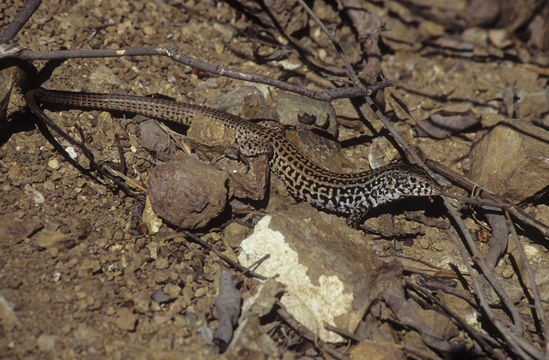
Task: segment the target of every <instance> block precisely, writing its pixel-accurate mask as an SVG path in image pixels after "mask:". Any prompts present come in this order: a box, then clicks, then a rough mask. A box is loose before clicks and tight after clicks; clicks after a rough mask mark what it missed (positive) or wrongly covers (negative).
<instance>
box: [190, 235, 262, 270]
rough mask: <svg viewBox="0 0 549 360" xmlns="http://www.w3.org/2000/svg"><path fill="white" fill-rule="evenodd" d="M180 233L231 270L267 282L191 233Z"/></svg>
mask: <svg viewBox="0 0 549 360" xmlns="http://www.w3.org/2000/svg"><path fill="white" fill-rule="evenodd" d="M181 233H182V234H183V235H185V237H187V238H188V239H189V240H191V241H192V242H195V243H197V244H199V245H200V246H202V247H204V248H206V249H208V250H210V251H212V252H213V253H214V254H216V255H217V256H218V257H219V258H220V259H221V260H223V261H225V262H226V263H227V264H229V265H231V266H232V267H233V268H235V269H237V270H239V271H240V272H241V273H242V274H243V275H249V276H252V277H255V278H257V279H259V280H267V278H266V277H265V276H263V275H260V274H257V273H255V272H253V271H251V270H250V269H249V268H247V267H244V266H242V265H240V264H239V263H237V262H234V261H233V260H231V259H230V258H228V257H227V256H225V255H223V254H222V253H221V251H219V250H218V249H217V248H216V247H215V246H212V245H210V244H208V243H207V242H205V241H202V240H201V239H200V238H199V237H198V236H196V235H194V234H193V233H191V232H189V231H186V230H182V231H181Z"/></svg>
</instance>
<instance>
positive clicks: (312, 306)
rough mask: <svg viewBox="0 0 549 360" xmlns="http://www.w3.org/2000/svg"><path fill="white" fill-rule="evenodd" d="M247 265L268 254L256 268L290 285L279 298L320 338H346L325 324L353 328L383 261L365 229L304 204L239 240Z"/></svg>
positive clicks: (266, 219)
mask: <svg viewBox="0 0 549 360" xmlns="http://www.w3.org/2000/svg"><path fill="white" fill-rule="evenodd" d="M241 248H242V251H241V253H240V256H239V258H238V259H239V261H240V263H241V264H242V265H243V266H246V267H248V266H251V265H252V264H253V263H254V262H256V261H257V260H259V259H261V258H262V257H264V256H265V255H267V254H269V255H270V257H269V258H268V259H267V260H265V261H264V262H263V263H261V265H260V266H259V267H258V268H257V269H256V271H257V272H258V273H259V274H261V275H263V276H266V277H273V276H275V275H277V278H276V280H277V281H279V282H281V283H282V284H284V285H285V286H286V291H285V293H284V295H283V296H282V299H281V302H282V304H283V305H284V306H285V307H286V309H287V311H288V312H289V313H290V314H291V315H292V316H293V317H294V318H295V319H296V320H297V321H299V322H300V323H301V324H303V325H304V326H306V327H307V328H308V329H309V330H310V331H312V332H313V333H315V334H318V335H319V337H320V339H322V340H323V341H329V342H339V341H342V340H343V339H342V338H341V337H340V336H339V335H336V334H335V333H333V332H329V331H327V330H325V329H324V323H328V324H331V325H334V326H336V327H339V328H342V329H346V330H348V331H351V332H352V331H354V329H355V328H356V326H357V324H358V323H359V321H360V319H361V318H362V313H361V311H360V310H359V309H361V308H363V307H364V305H365V304H367V303H368V301H369V300H368V296H369V294H368V291H367V289H368V285H367V284H368V282H369V281H370V279H371V278H372V277H373V274H374V273H375V270H376V269H377V268H378V266H380V265H381V262H380V260H378V259H377V257H376V256H375V254H374V252H373V250H371V249H370V247H369V246H368V245H366V243H365V238H364V237H363V235H362V233H361V232H359V231H356V230H353V229H351V228H349V227H348V226H346V225H345V223H344V222H343V220H342V219H340V218H338V217H337V216H334V215H329V214H325V213H322V212H318V211H317V210H315V209H314V208H313V207H312V206H310V205H309V204H306V203H301V204H298V205H294V206H291V207H290V208H289V209H287V210H285V211H277V212H275V213H273V215H272V216H266V217H264V218H263V219H262V220H260V221H259V223H258V224H257V225H256V227H255V229H254V232H253V234H252V235H250V236H249V237H248V238H246V239H245V240H243V241H242V243H241Z"/></svg>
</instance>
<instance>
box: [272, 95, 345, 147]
mask: <svg viewBox="0 0 549 360" xmlns="http://www.w3.org/2000/svg"><path fill="white" fill-rule="evenodd" d="M273 101H274V108H275V111H276V115H277V118H278V119H279V120H280V122H281V123H282V124H285V125H293V126H299V125H302V123H301V122H300V121H299V118H302V116H303V115H305V114H306V115H308V117H310V118H311V119H313V123H314V125H316V126H317V127H318V128H320V129H324V131H326V132H327V133H328V134H330V135H332V136H333V137H334V138H337V134H338V129H337V122H336V114H335V111H334V108H333V107H332V105H331V104H330V103H329V102H326V101H320V100H314V99H310V98H307V97H304V96H298V95H294V94H291V93H286V92H281V93H280V94H278V95H277V96H275V97H274V98H273Z"/></svg>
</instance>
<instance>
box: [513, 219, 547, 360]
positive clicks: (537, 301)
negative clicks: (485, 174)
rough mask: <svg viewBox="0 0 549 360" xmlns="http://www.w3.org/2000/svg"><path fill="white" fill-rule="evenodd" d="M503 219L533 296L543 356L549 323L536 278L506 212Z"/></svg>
mask: <svg viewBox="0 0 549 360" xmlns="http://www.w3.org/2000/svg"><path fill="white" fill-rule="evenodd" d="M505 219H506V220H507V227H508V229H509V231H510V232H511V236H512V238H513V240H514V241H515V245H516V246H517V250H518V253H519V255H520V258H521V259H522V262H523V263H524V266H525V267H526V273H527V274H528V280H529V281H530V288H531V290H532V293H533V294H534V305H535V307H536V312H537V313H538V316H539V319H540V321H541V324H542V327H543V332H542V333H541V334H540V338H541V340H542V341H543V342H544V350H545V354H547V350H548V348H549V347H548V343H547V336H548V335H549V323H548V322H547V318H546V317H545V312H544V311H543V307H542V306H541V297H540V296H539V290H538V286H537V284H536V276H535V275H534V272H533V271H532V267H531V266H530V264H529V263H528V259H527V258H526V254H525V253H524V248H523V247H522V244H521V243H520V240H519V238H518V235H517V231H516V230H515V226H514V225H513V222H512V221H511V218H510V216H509V213H508V212H507V211H506V212H505Z"/></svg>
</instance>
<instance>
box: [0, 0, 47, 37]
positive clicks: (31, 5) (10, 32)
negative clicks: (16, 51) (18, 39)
mask: <svg viewBox="0 0 549 360" xmlns="http://www.w3.org/2000/svg"><path fill="white" fill-rule="evenodd" d="M41 3H42V0H26V1H25V4H24V5H23V7H22V8H21V9H20V10H19V12H18V13H17V15H15V17H14V18H13V20H12V21H11V23H10V24H9V25H8V27H7V28H6V30H4V32H3V33H2V34H1V35H0V44H6V43H8V42H9V41H11V40H12V39H13V38H14V37H15V35H17V33H18V32H19V30H21V28H23V26H25V24H26V23H27V21H29V19H30V17H31V16H32V14H34V12H35V11H36V9H38V7H39V6H40V4H41Z"/></svg>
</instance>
